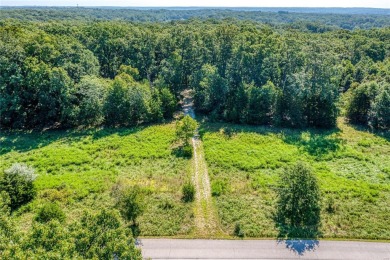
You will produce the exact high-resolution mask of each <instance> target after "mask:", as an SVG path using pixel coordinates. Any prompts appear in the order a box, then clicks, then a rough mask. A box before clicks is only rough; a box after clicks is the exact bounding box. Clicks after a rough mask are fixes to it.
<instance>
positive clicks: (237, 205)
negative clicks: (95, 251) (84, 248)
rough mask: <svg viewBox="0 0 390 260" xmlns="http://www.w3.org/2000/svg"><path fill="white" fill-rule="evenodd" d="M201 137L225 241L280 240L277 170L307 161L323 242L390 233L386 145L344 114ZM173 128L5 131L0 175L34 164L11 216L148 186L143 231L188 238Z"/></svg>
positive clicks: (101, 200)
mask: <svg viewBox="0 0 390 260" xmlns="http://www.w3.org/2000/svg"><path fill="white" fill-rule="evenodd" d="M200 135H201V138H202V141H203V150H204V153H205V154H204V155H205V159H206V162H207V166H208V173H209V175H210V179H211V192H212V193H213V202H214V203H213V204H215V206H216V209H217V217H218V218H219V220H218V223H219V224H220V225H221V228H222V233H220V234H219V235H218V236H220V237H224V238H226V237H227V236H229V235H232V234H233V230H234V226H235V225H236V223H238V222H239V223H240V224H241V226H242V228H243V230H244V232H245V235H246V236H247V237H257V238H260V237H272V238H275V237H276V236H277V230H276V229H275V228H274V222H273V219H272V215H273V213H274V209H275V205H274V203H275V187H276V183H277V180H278V175H279V173H280V172H281V171H282V170H283V168H284V167H285V166H288V165H292V164H294V163H295V162H297V161H305V162H308V163H309V164H310V165H311V166H312V167H313V169H314V171H315V173H316V175H317V176H318V179H319V182H320V187H321V192H322V201H321V204H322V209H323V210H322V216H321V217H322V227H321V230H322V235H323V237H326V238H347V239H350V238H353V239H387V240H388V239H390V229H389V228H388V227H389V226H390V218H389V216H390V202H389V201H390V142H389V140H390V139H389V137H388V136H381V135H374V134H372V133H369V132H367V131H364V130H358V129H355V128H353V127H351V126H349V125H346V124H345V123H343V122H342V121H341V120H340V121H339V123H338V129H335V130H332V131H317V130H304V131H302V130H289V129H277V128H270V127H250V126H242V125H231V124H218V123H206V124H202V125H201V129H200ZM174 139H175V126H174V124H164V125H154V126H145V127H136V128H131V129H94V130H85V131H46V132H39V133H38V132H30V133H27V132H11V133H6V132H3V133H2V134H1V135H0V162H1V164H0V172H3V170H4V169H6V168H8V167H10V166H11V165H12V164H13V163H15V162H23V163H26V164H28V165H29V166H32V167H34V168H35V169H36V173H37V174H38V175H39V176H38V178H37V180H36V186H37V188H38V196H37V198H36V199H35V200H34V201H32V202H31V203H29V204H27V205H26V206H23V207H22V208H20V209H19V210H18V211H17V212H15V213H14V218H15V219H16V220H17V223H18V227H19V228H20V229H21V230H27V229H28V228H29V227H30V226H31V222H32V219H33V217H34V216H35V214H36V212H37V210H38V209H39V208H40V207H41V205H42V204H43V203H44V202H47V201H55V202H57V203H60V205H61V207H62V208H63V209H64V211H65V213H66V215H67V221H68V222H69V223H70V222H73V221H74V220H76V219H78V218H79V217H80V215H81V214H82V212H83V211H84V210H89V211H96V210H100V209H102V208H110V207H113V206H114V200H113V198H112V196H111V191H112V189H113V187H114V186H115V184H116V183H118V182H120V183H125V184H128V185H135V184H137V185H140V186H142V187H144V188H145V189H146V190H147V193H148V194H147V196H146V204H147V206H146V211H145V213H144V215H143V216H142V217H141V218H140V219H139V223H140V229H141V232H142V233H141V235H143V236H175V237H194V236H196V234H195V231H194V230H195V227H194V222H195V221H194V205H195V204H193V203H189V204H186V203H183V202H182V201H181V195H182V194H181V187H182V185H183V183H184V182H185V181H186V180H188V179H189V178H190V176H189V175H191V174H192V173H193V169H192V168H193V163H192V161H191V160H190V159H186V158H182V157H179V156H177V155H176V154H175V152H174V151H175V148H174V143H175V141H174Z"/></svg>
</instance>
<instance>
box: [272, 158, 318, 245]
mask: <svg viewBox="0 0 390 260" xmlns="http://www.w3.org/2000/svg"><path fill="white" fill-rule="evenodd" d="M320 209H321V208H320V190H319V187H318V184H317V178H316V177H315V176H314V174H313V173H312V170H311V169H310V168H309V167H308V166H307V165H305V164H303V163H301V162H298V163H297V164H296V165H294V166H293V167H291V168H288V169H286V170H285V171H284V172H283V173H282V174H281V176H280V182H279V185H278V201H277V214H276V218H275V220H276V225H277V227H278V228H279V231H280V233H279V236H280V237H282V238H284V237H285V236H287V237H289V238H292V237H293V238H313V237H316V236H317V235H318V227H319V225H320Z"/></svg>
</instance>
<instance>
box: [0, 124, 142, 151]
mask: <svg viewBox="0 0 390 260" xmlns="http://www.w3.org/2000/svg"><path fill="white" fill-rule="evenodd" d="M145 127H146V126H144V125H143V126H138V127H131V128H103V127H101V128H90V129H69V130H58V129H55V130H44V131H37V130H30V131H22V130H11V131H2V132H1V134H0V155H5V154H7V153H9V152H12V151H15V152H28V151H31V150H34V149H39V148H42V147H45V146H48V145H50V144H52V143H54V142H57V141H61V142H64V143H73V142H78V141H81V140H82V139H83V138H85V137H87V136H91V137H92V140H93V141H96V140H98V139H101V138H105V137H108V136H111V135H114V134H115V135H119V136H127V135H131V134H135V133H137V132H139V131H142V130H143V129H144V128H145Z"/></svg>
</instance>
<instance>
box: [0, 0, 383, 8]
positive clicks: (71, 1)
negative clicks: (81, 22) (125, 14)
mask: <svg viewBox="0 0 390 260" xmlns="http://www.w3.org/2000/svg"><path fill="white" fill-rule="evenodd" d="M227 2H228V4H227ZM77 5H78V6H80V7H108V6H110V7H205V8H209V7H227V8H229V7H230V8H231V7H244V8H245V7H254V8H256V7H258V8H260V7H276V8H284V7H295V8H384V9H388V8H390V1H388V0H374V1H370V0H357V1H355V0H345V1H338V0H328V1H325V0H318V1H315V2H313V1H307V0H296V1H287V0H274V1H272V2H271V3H270V2H269V1H255V0H241V1H239V0H233V1H224V0H208V1H207V0H198V1H195V0H189V1H179V0H164V1H158V0H144V1H142V0H132V1H126V0H112V1H106V0H58V1H49V0H33V1H32V0H1V1H0V6H64V7H70V6H77Z"/></svg>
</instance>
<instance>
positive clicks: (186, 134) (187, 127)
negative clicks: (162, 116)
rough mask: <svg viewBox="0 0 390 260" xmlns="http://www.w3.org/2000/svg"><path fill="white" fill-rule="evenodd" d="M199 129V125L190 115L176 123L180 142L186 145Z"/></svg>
mask: <svg viewBox="0 0 390 260" xmlns="http://www.w3.org/2000/svg"><path fill="white" fill-rule="evenodd" d="M197 127H198V123H197V122H196V121H195V120H194V119H192V118H191V117H190V116H189V115H186V116H185V117H183V119H181V120H179V121H177V122H176V136H177V138H178V139H179V140H180V141H182V142H184V145H188V143H189V140H190V138H191V137H193V136H194V134H195V130H196V128H197Z"/></svg>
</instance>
